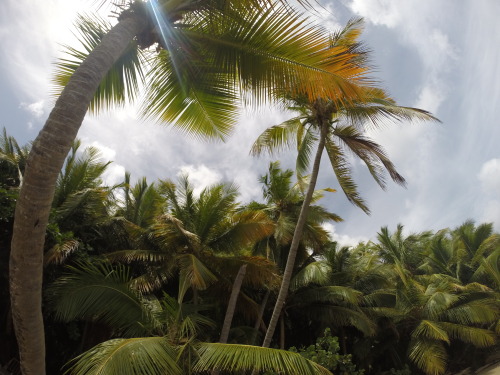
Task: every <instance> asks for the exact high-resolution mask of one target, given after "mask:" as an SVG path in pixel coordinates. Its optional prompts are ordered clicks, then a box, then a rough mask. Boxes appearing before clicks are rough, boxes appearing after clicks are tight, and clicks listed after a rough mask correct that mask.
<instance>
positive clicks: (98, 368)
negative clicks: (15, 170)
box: [47, 264, 330, 375]
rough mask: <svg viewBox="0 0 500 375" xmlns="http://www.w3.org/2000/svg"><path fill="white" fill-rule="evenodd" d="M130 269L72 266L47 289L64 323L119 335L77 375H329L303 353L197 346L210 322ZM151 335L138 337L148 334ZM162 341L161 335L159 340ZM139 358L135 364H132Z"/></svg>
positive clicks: (74, 369) (79, 362)
mask: <svg viewBox="0 0 500 375" xmlns="http://www.w3.org/2000/svg"><path fill="white" fill-rule="evenodd" d="M131 282H132V278H131V277H130V274H129V271H128V270H127V268H126V267H123V266H119V267H110V266H109V265H106V264H101V265H96V266H93V265H85V264H80V265H79V266H78V267H76V268H74V267H72V268H70V269H69V272H68V273H67V274H66V275H64V276H63V277H61V278H60V279H58V280H57V281H56V282H55V283H54V284H53V285H52V286H51V287H50V288H49V290H48V292H47V293H48V295H49V297H50V298H49V302H50V305H51V306H52V308H53V310H54V311H55V314H56V316H57V317H58V318H59V319H61V320H64V321H71V320H73V319H75V318H76V319H78V318H83V319H92V320H95V319H100V320H102V321H104V322H106V324H108V325H109V326H111V327H112V328H113V331H114V333H115V335H116V334H125V336H129V337H131V338H116V339H111V340H109V341H105V342H103V343H101V344H99V345H97V346H95V347H94V348H92V349H90V350H88V351H87V352H85V353H83V354H81V355H80V356H78V357H77V358H75V360H73V361H72V365H71V367H70V369H69V373H71V374H87V375H89V374H96V375H97V374H99V375H104V374H108V375H113V374H165V373H168V374H185V373H205V372H207V371H210V370H219V371H223V372H225V371H245V370H247V371H248V370H251V369H255V370H258V371H265V370H272V371H276V372H278V373H283V372H286V373H288V374H306V373H307V374H325V375H326V374H330V372H329V371H327V370H326V369H324V368H323V367H321V366H319V365H317V364H315V363H314V362H310V361H308V360H306V359H305V358H303V357H301V356H300V355H298V354H296V353H290V352H285V351H279V350H273V349H266V348H259V347H251V346H246V345H229V344H214V343H203V342H198V341H197V340H196V339H195V336H196V333H197V330H198V329H200V328H202V327H204V326H210V325H211V323H210V321H209V320H208V319H206V318H204V317H203V316H201V315H199V314H197V313H189V306H185V305H182V304H179V303H178V302H177V301H176V300H175V299H173V298H171V297H169V296H168V295H165V296H164V298H163V300H160V301H158V300H157V299H156V298H154V297H149V298H146V297H145V296H142V295H141V294H139V293H137V291H135V290H134V288H132V287H131ZM145 331H146V333H147V334H150V335H153V336H152V337H134V336H135V335H136V334H140V333H141V332H145ZM155 334H156V335H158V334H160V335H159V336H154V335H155ZM130 358H133V360H130Z"/></svg>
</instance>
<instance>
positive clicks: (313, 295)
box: [294, 285, 362, 306]
mask: <svg viewBox="0 0 500 375" xmlns="http://www.w3.org/2000/svg"><path fill="white" fill-rule="evenodd" d="M361 296H362V293H361V292H359V291H357V290H355V289H352V288H349V287H346V286H333V285H327V286H320V287H316V288H311V289H306V290H304V291H302V292H298V293H296V294H295V295H294V300H295V301H297V302H296V303H298V304H301V305H307V304H309V303H313V302H314V303H332V304H341V305H347V306H358V305H359V303H360V301H361Z"/></svg>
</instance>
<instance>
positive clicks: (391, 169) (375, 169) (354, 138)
mask: <svg viewBox="0 0 500 375" xmlns="http://www.w3.org/2000/svg"><path fill="white" fill-rule="evenodd" d="M333 134H334V135H335V137H336V138H337V139H339V140H340V141H341V142H342V143H343V144H344V145H345V146H346V147H347V148H348V150H350V151H351V152H352V153H354V154H355V155H356V156H357V157H359V158H360V159H361V160H362V161H363V162H364V163H365V165H366V167H367V168H368V170H369V172H370V174H371V175H372V177H373V179H374V180H375V181H376V182H377V183H378V185H379V186H380V187H381V188H382V189H385V187H386V183H385V178H384V177H385V172H386V171H387V172H388V173H389V176H390V177H391V178H392V180H393V181H394V182H396V183H397V184H400V185H402V186H405V183H406V182H405V179H404V178H403V177H402V176H401V175H400V174H399V173H398V172H397V171H396V168H395V166H394V165H393V164H392V162H391V161H390V160H389V158H388V157H387V155H386V153H385V151H384V150H383V148H382V146H380V145H379V144H377V143H375V142H374V141H372V140H370V139H368V138H367V137H365V136H363V134H362V133H360V132H359V131H358V130H357V129H356V128H355V127H353V126H337V127H336V128H335V129H334V131H333Z"/></svg>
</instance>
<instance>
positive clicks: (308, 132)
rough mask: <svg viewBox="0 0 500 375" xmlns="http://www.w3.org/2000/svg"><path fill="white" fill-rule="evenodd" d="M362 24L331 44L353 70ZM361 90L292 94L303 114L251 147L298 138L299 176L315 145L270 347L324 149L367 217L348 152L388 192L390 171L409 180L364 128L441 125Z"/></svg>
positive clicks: (361, 58)
mask: <svg viewBox="0 0 500 375" xmlns="http://www.w3.org/2000/svg"><path fill="white" fill-rule="evenodd" d="M360 23H361V21H360V20H355V21H351V22H349V24H348V25H347V26H346V27H345V28H344V29H343V30H341V31H340V32H338V33H337V34H336V35H334V37H333V41H332V45H333V46H337V45H343V46H349V48H350V50H352V51H356V52H355V54H356V55H357V56H358V58H357V59H356V60H355V61H352V62H351V63H352V64H354V65H355V66H366V58H367V56H366V54H363V49H362V45H360V44H359V43H358V42H357V37H358V36H359V34H360ZM366 69H368V68H366ZM360 90H362V91H363V98H362V100H361V101H359V100H353V101H350V102H346V101H345V100H342V99H341V98H340V99H339V98H335V97H328V96H323V97H320V98H319V99H318V98H314V99H312V100H311V99H310V98H309V97H308V96H305V95H300V94H299V95H297V94H295V95H294V94H291V95H289V96H288V100H289V101H290V102H291V103H292V105H293V106H292V107H291V109H295V110H297V111H299V113H300V115H299V116H297V117H295V118H292V119H290V120H288V121H285V122H284V123H282V124H280V125H275V126H272V127H270V128H268V129H267V130H265V131H264V132H263V133H262V134H261V135H260V136H259V138H258V139H257V140H256V141H255V143H254V145H253V147H252V153H253V154H260V153H262V152H263V151H269V152H272V151H274V150H276V149H281V148H284V147H287V146H290V145H291V144H292V137H293V136H296V139H297V142H296V144H297V148H298V154H297V163H296V166H297V173H298V174H299V175H302V174H303V173H304V171H305V170H306V169H307V167H308V165H309V160H310V156H311V152H312V147H313V145H314V143H316V142H317V147H316V153H315V157H314V162H313V167H312V172H311V177H310V183H309V187H308V190H307V193H306V198H305V200H304V203H303V206H302V210H301V214H300V216H299V220H298V222H297V226H296V227H295V232H294V236H293V237H294V238H293V241H292V246H291V249H290V252H289V255H288V260H287V267H286V269H285V273H284V275H283V282H282V285H281V289H280V293H279V296H278V300H277V302H276V306H275V311H274V313H273V316H272V317H271V322H270V323H269V327H268V331H267V334H266V338H265V339H264V343H263V345H264V346H268V345H269V343H270V342H271V338H272V335H273V333H274V329H275V327H276V323H277V321H278V317H279V315H280V311H281V308H282V306H283V303H284V301H285V298H286V293H287V292H288V288H289V284H290V280H291V276H292V270H293V266H294V262H295V256H296V251H297V247H298V244H299V241H300V237H301V235H302V228H303V226H304V223H305V218H306V217H307V211H308V207H309V205H310V202H311V198H312V195H313V191H314V188H315V186H316V180H317V178H318V173H319V166H320V161H321V156H322V154H323V150H324V149H326V151H327V154H328V157H329V158H330V162H331V164H332V167H333V171H334V173H335V175H336V177H337V180H338V182H339V184H340V186H341V188H342V190H343V191H344V193H345V194H346V196H347V198H348V199H349V201H351V202H352V203H353V204H355V205H356V206H358V207H360V208H361V209H362V210H363V211H365V212H366V213H369V209H368V207H367V206H366V204H365V202H364V201H363V199H362V198H361V197H360V195H359V194H358V192H357V187H356V184H355V183H354V181H353V179H352V176H351V173H350V169H349V165H348V160H347V158H346V151H350V152H351V153H352V154H354V155H356V156H357V157H358V158H360V159H361V160H362V161H363V162H364V163H365V164H366V166H367V168H368V170H369V171H370V173H371V175H372V177H373V178H374V179H375V181H376V182H377V183H378V184H379V185H380V186H381V187H382V188H385V179H384V176H385V172H386V171H387V172H388V173H389V176H390V177H391V178H392V179H393V180H394V181H395V182H396V183H399V184H402V185H404V183H405V180H404V178H403V177H402V176H401V175H400V174H399V173H398V172H397V171H396V169H395V167H394V165H393V164H392V162H391V161H390V160H389V159H388V157H387V156H386V154H385V152H384V150H383V148H382V147H381V146H380V145H378V144H377V143H375V142H374V141H372V140H370V139H369V138H367V137H366V136H365V135H364V131H365V130H366V125H367V124H366V123H367V122H370V123H371V124H372V125H373V126H378V125H379V124H380V122H381V120H384V119H389V120H392V121H402V120H410V121H411V120H437V119H436V118H435V117H433V116H432V115H431V114H430V113H428V112H427V111H424V110H421V109H416V108H409V107H400V106H397V105H396V104H395V102H394V101H393V100H392V99H390V98H389V97H388V96H387V95H386V93H385V92H384V91H383V90H381V89H375V88H371V87H367V86H363V87H361V88H360Z"/></svg>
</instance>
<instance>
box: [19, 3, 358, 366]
mask: <svg viewBox="0 0 500 375" xmlns="http://www.w3.org/2000/svg"><path fill="white" fill-rule="evenodd" d="M118 3H119V5H120V4H121V5H122V7H121V8H120V9H119V10H120V15H119V17H118V23H117V24H116V25H115V26H113V27H112V28H108V27H107V26H106V27H103V25H102V23H99V22H80V29H81V31H82V39H83V41H84V47H85V51H83V52H82V51H78V50H76V49H70V52H71V55H72V57H71V58H70V59H69V61H65V62H63V63H62V65H61V71H62V74H60V75H59V82H61V83H63V84H64V85H65V87H64V90H63V91H62V92H61V94H60V95H59V97H58V99H57V102H56V104H55V107H54V109H53V110H52V111H51V113H50V115H49V118H48V119H47V121H46V123H45V125H44V127H43V129H42V130H41V132H40V133H39V135H38V137H37V139H36V140H35V142H34V143H33V148H32V152H31V153H30V156H29V161H28V163H27V168H26V171H25V181H26V183H24V184H23V187H22V189H21V193H20V197H19V200H18V203H17V206H16V214H15V215H16V220H15V227H14V236H13V239H12V253H11V258H10V283H11V289H10V292H11V299H12V307H13V317H14V322H15V329H16V335H17V337H18V343H19V348H20V357H21V367H22V371H23V373H24V374H35V373H36V374H44V370H43V369H44V356H45V354H44V333H43V319H42V313H41V286H42V263H43V260H42V256H43V251H42V249H43V242H44V236H45V229H46V226H47V222H48V217H49V212H50V208H51V202H52V199H53V194H54V189H55V184H56V180H57V176H58V173H59V171H60V169H61V167H62V166H63V163H64V160H65V157H66V155H67V153H68V151H69V150H70V148H71V143H72V141H73V140H74V139H75V137H76V134H77V132H78V129H79V127H80V125H81V123H82V121H83V118H84V116H85V114H86V112H87V110H88V108H89V105H90V106H91V108H93V109H99V108H100V107H102V106H106V105H107V104H114V103H118V104H120V103H123V102H124V100H125V98H127V97H128V98H133V97H134V94H135V93H136V91H137V90H136V89H137V87H138V85H137V82H138V77H141V76H142V70H141V67H140V63H139V61H140V53H139V52H138V51H139V50H141V49H142V50H145V49H148V48H149V47H151V46H154V45H156V46H157V49H159V50H160V52H159V53H157V54H155V55H154V59H152V60H151V61H150V63H151V64H152V68H151V74H150V75H149V76H148V78H149V79H150V81H149V82H148V84H147V85H145V86H146V88H148V89H149V91H148V93H147V94H146V95H145V97H146V98H147V100H148V102H147V103H146V104H145V106H144V111H145V113H146V114H148V115H151V116H153V117H155V118H157V119H159V120H161V121H167V122H175V123H176V124H177V125H179V126H181V127H183V128H184V129H185V130H186V131H187V132H189V133H195V134H202V135H205V136H211V137H219V138H222V137H223V136H224V135H227V133H228V132H229V131H230V129H231V127H232V125H233V123H234V121H235V119H236V115H235V114H236V108H237V93H238V90H240V89H243V90H244V91H245V92H248V90H247V89H253V90H254V91H253V92H254V96H253V99H254V100H255V102H262V101H264V100H265V99H268V98H270V97H271V96H272V94H273V93H274V92H279V91H283V90H285V91H288V90H291V89H292V88H295V89H297V90H301V91H302V90H305V91H306V92H307V93H308V94H309V95H310V97H317V96H319V95H321V96H324V95H325V94H329V96H333V97H335V96H338V95H339V94H340V93H343V94H347V95H348V96H350V97H352V96H355V95H356V92H357V90H356V86H355V85H353V82H355V81H357V80H359V79H362V75H363V69H360V68H358V67H355V66H352V65H349V64H346V62H347V61H349V60H351V59H352V58H353V54H352V53H351V51H349V50H348V49H347V48H345V47H343V46H339V47H337V48H336V49H333V50H332V49H331V48H327V47H328V46H329V39H328V37H327V36H326V35H324V33H322V32H321V31H320V30H318V29H316V28H314V27H312V26H310V25H307V24H305V23H304V21H303V19H301V17H300V15H299V14H298V13H296V12H294V11H292V10H291V8H290V7H289V6H287V4H286V1H284V0H283V1H281V3H282V4H283V5H281V6H279V5H277V4H274V2H273V1H271V0H238V1H236V0H234V1H220V0H203V1H201V0H187V1H178V0H157V1H156V0H153V1H150V2H143V1H139V0H138V1H133V2H130V3H128V2H125V1H119V2H118ZM303 3H306V1H303ZM125 4H128V6H126V5H125ZM27 259H29V261H27ZM34 306H36V307H34Z"/></svg>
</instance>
